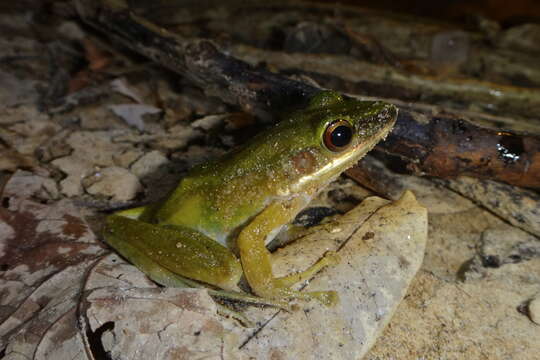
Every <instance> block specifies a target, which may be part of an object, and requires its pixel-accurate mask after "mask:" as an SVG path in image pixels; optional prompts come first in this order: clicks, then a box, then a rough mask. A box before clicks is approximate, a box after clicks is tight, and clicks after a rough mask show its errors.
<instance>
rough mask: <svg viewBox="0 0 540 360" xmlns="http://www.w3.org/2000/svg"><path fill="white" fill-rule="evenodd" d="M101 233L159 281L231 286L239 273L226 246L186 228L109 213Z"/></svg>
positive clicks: (168, 284)
mask: <svg viewBox="0 0 540 360" xmlns="http://www.w3.org/2000/svg"><path fill="white" fill-rule="evenodd" d="M104 234H105V241H106V242H107V243H108V244H109V245H111V246H112V247H113V248H115V249H116V250H117V251H118V252H119V253H120V254H122V255H123V256H124V257H126V258H127V259H128V260H129V261H130V262H132V263H133V264H135V265H137V267H139V268H140V269H141V270H143V271H144V272H145V273H146V274H147V275H148V276H150V278H152V279H153V280H154V281H156V282H158V283H161V284H163V285H167V286H171V285H173V286H183V285H184V282H183V281H182V279H181V277H185V278H189V279H194V280H198V281H203V282H205V283H208V284H212V285H216V286H218V287H220V288H223V289H227V290H233V289H236V284H237V283H238V280H239V279H240V276H241V275H242V268H241V266H240V263H239V261H238V259H237V258H236V257H235V256H234V255H233V254H232V253H231V252H230V250H229V249H227V248H226V247H224V246H223V245H221V244H219V243H218V242H216V241H214V240H212V239H210V238H209V237H207V236H205V235H203V234H201V233H199V232H196V231H194V230H191V229H188V228H184V227H177V226H174V227H164V226H157V225H154V224H149V223H145V222H142V221H138V220H133V219H130V218H127V217H123V216H118V215H112V216H109V217H108V218H107V224H106V229H105V233H104ZM175 284H177V285H175Z"/></svg>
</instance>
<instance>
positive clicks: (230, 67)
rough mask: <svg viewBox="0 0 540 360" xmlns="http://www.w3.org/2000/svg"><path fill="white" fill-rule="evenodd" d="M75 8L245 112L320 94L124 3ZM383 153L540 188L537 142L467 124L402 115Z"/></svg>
mask: <svg viewBox="0 0 540 360" xmlns="http://www.w3.org/2000/svg"><path fill="white" fill-rule="evenodd" d="M75 3H76V5H77V9H78V12H79V14H80V15H81V17H82V18H83V19H84V20H85V21H86V22H87V23H89V24H90V25H92V26H94V27H95V28H97V29H99V30H100V31H102V32H104V33H106V34H107V36H108V37H109V38H111V39H113V40H115V41H118V42H120V43H121V44H123V45H125V46H127V47H129V48H131V49H132V50H134V51H136V52H138V53H140V54H143V55H145V56H147V57H149V58H150V59H152V60H154V61H156V62H157V63H159V64H161V65H163V66H165V67H167V68H169V69H171V70H173V71H174V72H177V73H179V74H181V75H183V76H185V77H186V78H188V79H189V80H190V81H191V82H192V83H193V84H195V85H196V86H199V87H200V88H202V89H204V91H205V93H206V94H208V95H212V96H218V97H219V98H221V99H222V100H224V101H225V102H227V103H231V104H236V105H239V106H241V107H242V108H243V109H244V110H245V111H248V112H252V113H253V112H257V111H259V110H261V109H262V110H264V111H271V110H273V109H275V108H283V107H290V106H293V105H295V104H296V105H298V104H299V103H303V102H304V101H305V100H306V99H307V98H309V97H310V96H311V95H313V94H314V93H316V92H317V91H319V89H318V88H316V87H314V86H310V85H308V84H304V83H301V82H297V81H294V80H291V79H289V78H287V77H284V76H281V75H279V74H275V73H271V72H269V71H266V70H264V69H259V68H255V67H253V66H250V65H249V64H247V63H245V62H243V61H240V60H238V59H236V58H234V57H232V56H229V55H227V54H224V53H223V52H221V51H220V50H218V48H217V47H216V46H215V45H214V43H213V42H211V41H209V40H205V39H199V38H183V37H180V36H177V35H174V34H172V33H170V32H168V31H166V30H164V29H162V28H160V27H158V26H156V25H154V24H152V23H149V22H148V21H146V20H145V19H143V18H141V17H139V16H137V15H134V14H133V13H132V12H131V11H130V10H129V8H127V7H126V6H125V5H124V3H123V2H121V1H120V0H104V1H102V2H101V3H100V2H96V1H89V0H76V1H75ZM379 149H382V150H383V151H385V152H388V153H391V154H393V155H397V156H398V157H399V158H400V159H401V160H403V161H405V162H406V163H407V164H408V165H409V168H410V169H411V170H414V171H416V172H419V173H427V174H430V175H434V176H441V177H453V176H457V175H460V174H468V175H472V176H476V177H484V178H490V179H494V180H500V181H505V182H508V183H510V184H514V185H519V186H525V187H531V188H540V139H538V138H536V137H532V136H521V135H518V134H512V133H502V132H497V131H493V130H487V129H484V128H480V127H478V126H475V125H472V124H470V123H468V122H466V121H465V120H464V119H458V118H452V117H450V116H447V117H444V116H432V115H431V114H421V113H417V112H413V111H408V110H406V109H402V110H401V111H400V113H399V118H398V122H397V125H396V128H395V130H394V131H393V132H392V134H391V135H390V136H389V138H388V140H387V141H386V142H384V143H381V144H380V145H379Z"/></svg>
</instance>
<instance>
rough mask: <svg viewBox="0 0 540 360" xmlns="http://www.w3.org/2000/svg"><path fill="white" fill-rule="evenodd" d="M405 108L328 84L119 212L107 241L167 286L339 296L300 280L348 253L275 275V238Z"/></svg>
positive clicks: (273, 296)
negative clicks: (169, 187) (162, 193)
mask: <svg viewBox="0 0 540 360" xmlns="http://www.w3.org/2000/svg"><path fill="white" fill-rule="evenodd" d="M397 113H398V110H397V108H396V107H395V106H394V105H392V104H389V103H386V102H382V101H362V100H358V99H355V98H348V97H345V96H343V95H341V94H340V93H338V92H335V91H332V90H325V91H321V92H319V93H317V94H316V95H314V96H313V97H312V98H311V99H310V100H309V102H308V103H307V105H306V106H305V107H303V108H301V109H299V110H296V111H293V112H291V113H290V114H288V115H287V116H285V117H283V119H282V120H281V121H280V122H278V123H276V124H275V125H274V126H271V127H270V128H268V129H267V130H266V131H264V132H262V133H260V134H258V135H256V136H254V137H253V138H251V139H250V140H249V141H247V142H246V143H245V144H244V145H243V146H241V147H238V148H236V149H233V150H232V151H230V152H229V153H226V154H225V155H224V156H223V157H221V158H219V159H217V160H213V161H210V162H207V163H203V164H200V165H198V166H196V167H194V168H193V169H191V170H190V171H189V172H188V174H187V175H186V176H185V177H183V178H182V179H181V181H180V182H179V184H178V185H177V187H176V188H175V189H174V190H173V191H172V193H170V195H169V196H168V197H167V198H166V199H164V200H162V201H159V202H157V203H153V204H149V205H146V206H140V207H135V208H131V209H126V210H121V211H118V212H115V213H113V214H111V215H109V216H108V217H107V219H106V221H105V229H104V239H105V242H106V243H107V244H109V245H110V246H111V247H112V248H114V249H115V250H116V251H117V252H118V253H119V254H120V255H122V256H123V257H124V258H126V259H127V260H128V261H130V262H131V263H132V264H134V265H135V266H136V267H138V268H139V269H140V270H142V271H143V272H144V273H145V274H146V275H148V277H150V278H151V279H152V280H153V281H155V282H157V283H158V284H161V285H164V286H173V287H184V286H198V285H197V284H205V285H206V286H209V287H210V288H213V289H217V290H218V291H220V290H221V291H223V292H224V293H228V294H246V298H252V297H255V298H260V299H264V300H267V301H268V302H269V303H270V304H277V306H287V304H289V303H290V302H291V301H295V300H297V299H300V300H306V301H310V300H312V299H315V300H317V301H319V302H321V303H323V304H325V305H328V306H330V305H333V304H335V303H337V302H338V301H339V296H338V294H337V293H336V292H335V291H334V290H331V289H329V290H323V291H311V292H303V291H298V290H294V289H293V287H294V285H295V284H297V283H302V282H305V281H307V280H309V279H310V278H312V277H313V276H314V275H315V274H316V273H317V272H319V271H321V270H322V269H323V268H324V267H326V266H331V265H333V264H336V263H338V262H339V256H338V255H337V254H336V253H335V252H327V253H326V254H324V255H323V256H322V257H321V258H320V259H319V260H318V261H317V262H315V263H314V264H312V265H311V266H310V267H309V268H308V269H306V270H304V271H301V272H298V273H293V274H290V275H287V276H284V277H275V276H274V275H273V272H272V254H271V252H270V251H269V250H268V248H267V244H268V243H269V242H270V241H271V240H272V239H273V238H274V237H275V236H276V234H277V233H278V232H279V231H280V230H281V229H282V228H284V227H285V226H287V224H289V223H291V222H292V221H293V220H294V218H295V217H296V215H297V214H298V213H299V212H300V211H302V210H303V209H304V208H306V207H307V206H308V204H309V203H310V201H311V199H313V198H314V197H315V196H316V195H317V194H318V193H319V192H320V191H321V190H322V189H324V188H325V187H326V186H327V185H328V184H329V183H330V182H332V181H334V180H335V179H336V178H337V177H338V176H340V174H341V173H342V172H344V171H345V170H347V169H348V168H350V167H352V166H353V165H355V164H356V163H357V162H358V161H359V160H360V159H361V158H362V157H363V156H364V155H365V154H366V153H367V152H368V151H370V150H371V149H372V148H373V147H374V146H375V145H376V144H377V143H378V142H379V141H381V140H382V139H384V138H385V137H386V136H387V135H388V133H389V132H390V131H391V129H392V128H393V126H394V124H395V122H396V118H397ZM242 279H243V280H242ZM241 280H242V281H243V283H244V284H245V283H246V282H247V285H248V288H249V290H248V291H250V292H251V294H253V295H251V296H252V297H249V296H248V294H249V293H246V291H242V290H240V288H239V286H238V285H239V283H240V282H241ZM233 297H234V296H233ZM240 298H241V296H240Z"/></svg>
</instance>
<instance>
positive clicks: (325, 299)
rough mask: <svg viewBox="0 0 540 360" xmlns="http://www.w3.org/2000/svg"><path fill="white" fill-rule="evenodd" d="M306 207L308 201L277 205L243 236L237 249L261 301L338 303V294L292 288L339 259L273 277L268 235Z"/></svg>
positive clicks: (325, 258)
mask: <svg viewBox="0 0 540 360" xmlns="http://www.w3.org/2000/svg"><path fill="white" fill-rule="evenodd" d="M304 206H305V199H302V198H301V197H295V198H293V199H291V200H287V201H284V202H274V203H272V204H270V205H269V206H268V207H266V209H264V210H263V211H262V212H261V213H260V214H258V215H257V216H256V217H255V218H254V219H253V220H252V221H251V222H250V223H249V224H248V225H247V226H246V227H244V229H243V230H242V231H241V232H240V234H239V236H238V239H237V245H238V249H239V251H240V261H241V262H242V267H243V269H244V275H245V277H246V279H247V281H248V283H249V285H250V286H251V288H252V290H253V292H254V293H255V294H257V295H259V296H261V297H264V298H269V299H274V300H278V301H283V300H284V299H286V298H291V297H294V298H301V299H306V300H309V299H311V298H315V299H317V300H319V301H321V302H322V303H324V304H326V305H332V304H334V303H335V302H337V301H338V295H337V293H336V292H335V291H316V292H305V293H302V292H298V291H294V290H291V289H290V288H289V287H290V286H291V285H292V284H294V283H295V282H297V281H303V280H306V279H309V278H310V277H312V276H313V275H314V274H315V273H316V272H318V271H319V270H321V269H322V268H323V267H324V266H326V265H329V264H332V263H335V261H336V260H337V255H335V254H333V253H332V255H330V256H326V257H324V258H323V259H321V260H320V261H319V262H317V263H316V264H314V265H312V266H311V267H310V268H309V269H307V270H305V271H303V272H300V273H298V274H293V275H289V276H286V277H283V278H275V277H274V275H273V274H272V264H271V254H270V252H269V251H268V249H267V248H266V246H265V240H266V235H267V234H269V233H271V232H272V231H273V230H274V229H276V228H279V227H280V226H282V225H283V224H286V223H289V222H291V221H292V219H293V218H294V216H295V215H296V214H297V213H298V211H299V210H300V209H302V208H303V207H304Z"/></svg>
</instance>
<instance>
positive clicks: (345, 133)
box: [323, 120, 353, 152]
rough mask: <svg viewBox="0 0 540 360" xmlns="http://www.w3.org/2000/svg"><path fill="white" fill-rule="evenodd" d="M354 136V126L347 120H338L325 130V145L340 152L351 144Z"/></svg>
mask: <svg viewBox="0 0 540 360" xmlns="http://www.w3.org/2000/svg"><path fill="white" fill-rule="evenodd" d="M352 138H353V127H352V126H351V124H349V122H348V121H345V120H337V121H334V122H333V123H331V124H330V125H328V127H327V128H326V130H325V131H324V135H323V140H324V145H326V147H327V148H328V150H330V151H334V152H338V151H341V150H344V149H346V148H347V146H349V144H350V143H351V140H352Z"/></svg>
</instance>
